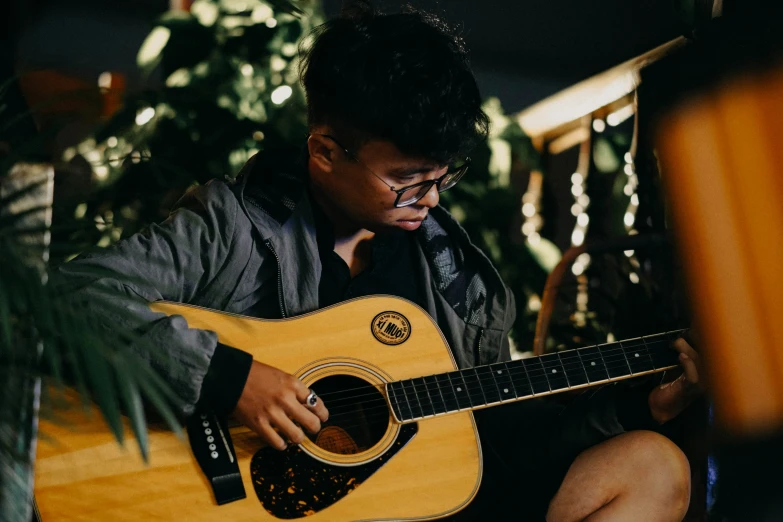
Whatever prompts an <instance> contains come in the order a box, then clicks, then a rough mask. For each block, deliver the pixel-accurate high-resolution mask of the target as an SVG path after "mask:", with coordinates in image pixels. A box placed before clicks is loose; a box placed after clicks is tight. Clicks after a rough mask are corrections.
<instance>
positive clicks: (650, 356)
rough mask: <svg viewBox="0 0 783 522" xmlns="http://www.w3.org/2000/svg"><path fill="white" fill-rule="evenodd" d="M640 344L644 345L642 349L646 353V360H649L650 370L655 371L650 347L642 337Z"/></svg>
mask: <svg viewBox="0 0 783 522" xmlns="http://www.w3.org/2000/svg"><path fill="white" fill-rule="evenodd" d="M642 343H643V344H644V349H645V351H646V352H647V358H648V359H650V369H651V370H654V369H655V361H653V358H652V353H650V347H649V346H648V345H647V338H646V337H645V336H644V335H643V336H642Z"/></svg>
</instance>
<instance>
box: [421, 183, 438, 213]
mask: <svg viewBox="0 0 783 522" xmlns="http://www.w3.org/2000/svg"><path fill="white" fill-rule="evenodd" d="M439 201H440V193H439V192H438V186H437V185H435V184H433V185H432V187H430V189H429V190H428V191H427V193H426V194H424V197H423V198H421V199H420V200H419V204H420V205H423V206H425V207H428V208H435V207H437V206H438V202H439Z"/></svg>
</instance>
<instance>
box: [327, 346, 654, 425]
mask: <svg viewBox="0 0 783 522" xmlns="http://www.w3.org/2000/svg"><path fill="white" fill-rule="evenodd" d="M643 351H644V350H640V351H639V352H643ZM620 365H621V366H623V367H627V364H626V363H618V364H616V365H614V366H612V365H610V364H607V365H606V367H607V369H612V368H616V367H618V366H620ZM509 373H511V372H509ZM518 373H519V372H518ZM544 373H545V372H543V371H542V372H540V373H539V375H537V377H541V376H542V375H543V374H544ZM607 378H609V377H608V375H607ZM602 380H603V379H602ZM538 383H539V384H540V383H543V381H542V380H539V381H538ZM465 384H466V388H468V385H467V383H465ZM511 384H512V387H513V381H512V382H511ZM547 388H549V390H550V391H551V388H550V387H549V385H548V382H547ZM568 388H569V387H565V388H561V389H559V391H568ZM532 390H533V388H532V387H531V392H532ZM348 391H349V390H342V391H340V392H333V394H332V395H334V394H340V393H342V394H345V393H347V392H348ZM433 391H435V390H433ZM466 391H467V393H466V395H463V396H462V397H465V399H466V400H468V401H469V403H470V406H468V407H465V408H460V407H459V405H460V401H459V399H458V398H457V397H459V396H458V395H457V393H456V392H453V393H450V392H449V391H448V389H446V390H445V392H444V390H443V389H442V388H441V389H439V390H438V394H439V395H441V398H442V399H443V401H442V402H443V405H444V406H446V407H447V408H449V409H448V410H447V411H454V412H456V411H463V410H470V409H473V408H474V407H477V406H480V405H483V404H500V403H503V402H512V401H516V400H518V399H519V395H517V393H516V389H514V391H515V394H514V396H513V397H509V398H508V399H503V398H502V396H500V394H499V395H498V400H497V401H487V400H486V394H485V393H483V392H482V393H481V395H480V397H482V398H484V399H485V401H484V402H479V403H478V404H473V402H474V401H475V399H477V398H478V397H479V395H478V394H476V393H471V390H470V389H468V390H466ZM472 391H473V392H475V391H476V389H474V390H472ZM416 393H418V391H417V392H416ZM541 393H542V392H539V393H538V394H535V393H530V394H523V395H522V397H527V398H534V397H535V395H540V394H541ZM547 394H548V393H547ZM370 396H372V397H373V398H372V399H370V400H365V401H359V402H361V403H363V404H364V405H365V406H370V407H369V408H367V407H365V408H364V409H363V412H364V413H365V414H367V413H369V412H370V411H371V410H374V409H377V410H382V411H381V412H379V413H382V414H383V415H384V416H388V409H389V406H390V405H391V404H390V401H387V400H386V398H385V397H384V396H383V395H380V391H379V392H377V394H376V393H369V394H364V395H360V396H350V397H346V398H345V399H343V400H342V401H341V400H339V399H338V400H336V401H330V403H329V404H332V406H331V408H330V419H334V418H337V417H342V416H344V415H354V414H355V413H354V412H353V411H351V412H345V411H344V410H345V408H344V406H343V405H342V404H340V405H338V406H336V407H335V404H338V403H340V402H343V403H344V402H345V401H348V400H350V401H351V405H349V406H353V405H355V404H357V401H356V399H357V397H370ZM447 397H448V398H447ZM428 398H429V399H430V400H429V403H428V406H432V408H429V409H428V408H423V407H422V404H421V402H420V401H421V399H422V398H421V397H417V400H416V402H418V403H419V405H418V408H415V407H414V406H413V404H414V403H412V402H411V401H410V400H408V399H407V398H406V402H407V405H408V410H409V411H410V413H411V417H410V418H425V417H430V416H434V415H435V413H434V411H435V408H436V407H437V404H436V403H435V401H432V398H431V396H429V394H428ZM397 399H398V400H397V402H398V409H399V410H401V411H400V413H404V412H403V411H402V406H400V404H399V402H400V400H399V398H397ZM450 402H451V403H454V404H456V405H457V409H456V410H455V409H452V408H450V406H449V404H448V403H450ZM327 407H329V405H328V404H327ZM416 409H418V410H420V411H421V413H422V415H417V414H416V412H415V411H414V410H416ZM430 409H431V410H432V411H433V413H432V414H429V413H425V411H428V410H430ZM443 413H446V412H442V413H440V414H443ZM403 417H404V418H406V419H407V418H408V416H407V415H403Z"/></svg>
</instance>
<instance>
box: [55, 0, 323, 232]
mask: <svg viewBox="0 0 783 522" xmlns="http://www.w3.org/2000/svg"><path fill="white" fill-rule="evenodd" d="M288 3H289V2H280V1H275V2H268V1H263V0H242V1H237V0H197V1H196V2H194V3H193V5H192V7H191V11H190V12H181V11H179V12H170V13H167V14H165V15H163V16H162V17H161V19H160V20H159V22H158V24H157V25H156V26H155V28H154V29H153V30H152V32H151V33H150V34H149V36H148V37H147V39H146V40H145V42H144V43H143V45H142V47H141V49H140V50H139V53H138V64H139V67H141V68H142V70H143V71H146V72H147V73H148V74H150V75H160V76H161V77H162V78H163V85H161V86H160V88H158V89H154V90H149V91H145V92H142V93H139V94H135V95H131V96H128V97H126V98H125V100H124V101H123V105H122V108H121V109H120V110H119V111H118V112H117V113H116V114H114V115H113V116H112V117H111V118H110V119H109V120H108V121H106V122H105V123H104V124H103V125H101V126H100V128H99V129H97V130H96V132H94V133H93V134H92V135H91V136H90V137H89V138H87V139H85V140H84V141H83V142H81V143H79V144H77V145H76V146H74V147H72V148H70V149H68V150H66V151H65V155H64V158H63V159H64V160H65V161H66V162H67V163H68V164H69V166H70V167H71V168H73V169H79V168H82V169H84V168H88V169H89V171H91V179H90V180H89V181H88V182H87V183H85V186H84V187H83V189H84V191H85V192H86V193H87V196H86V197H83V196H82V197H81V198H79V199H75V198H74V200H73V201H72V202H71V203H70V205H69V206H68V208H66V209H64V212H65V213H70V214H71V215H76V216H77V217H79V218H81V219H85V220H93V221H95V222H96V224H97V225H98V226H97V230H96V232H97V233H93V236H92V237H91V239H92V240H93V241H95V242H97V243H98V244H99V245H104V246H105V245H108V244H109V243H111V242H112V241H116V240H118V239H119V238H121V237H125V236H128V235H131V234H133V233H135V232H137V231H138V230H140V229H141V228H142V227H144V226H145V225H147V224H149V223H151V222H155V221H159V220H161V219H163V218H165V217H166V215H167V214H168V211H169V209H170V208H171V206H172V204H173V203H174V202H175V201H176V199H177V198H179V197H180V196H181V195H182V193H183V192H184V191H185V190H186V189H187V188H188V187H190V186H192V185H194V184H199V183H204V182H206V181H207V180H209V179H212V178H226V177H233V176H236V174H237V173H238V172H239V169H240V167H241V166H242V165H243V164H244V163H245V162H246V161H247V159H248V158H249V157H250V156H252V155H253V154H255V153H256V152H258V151H259V150H262V149H264V148H268V147H276V146H280V145H284V144H290V143H294V142H297V141H299V140H301V139H303V138H304V136H305V135H306V133H307V111H306V105H305V98H304V94H303V91H302V89H301V88H300V86H299V82H298V64H297V61H298V45H299V44H300V43H305V44H306V42H303V37H304V36H305V35H307V34H308V33H309V31H310V30H311V29H312V28H313V27H314V26H315V25H317V24H318V23H320V21H321V17H320V14H319V10H318V4H317V3H316V2H315V1H314V0H302V1H301V2H297V6H298V9H297V11H296V13H295V14H292V12H293V11H292V10H291V9H284V10H279V9H280V7H285V6H284V5H283V4H288ZM275 6H276V7H277V8H278V10H275V9H273V7H275ZM305 13H307V14H305ZM70 239H79V240H83V239H84V238H70Z"/></svg>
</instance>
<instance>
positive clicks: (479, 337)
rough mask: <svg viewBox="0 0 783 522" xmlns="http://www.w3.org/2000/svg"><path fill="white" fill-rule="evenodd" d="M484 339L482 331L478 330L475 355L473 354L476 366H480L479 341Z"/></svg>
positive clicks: (481, 329)
mask: <svg viewBox="0 0 783 522" xmlns="http://www.w3.org/2000/svg"><path fill="white" fill-rule="evenodd" d="M482 339H484V329H483V328H479V331H478V343H476V353H475V354H474V355H475V357H476V365H477V366H478V365H480V364H481V340H482Z"/></svg>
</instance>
